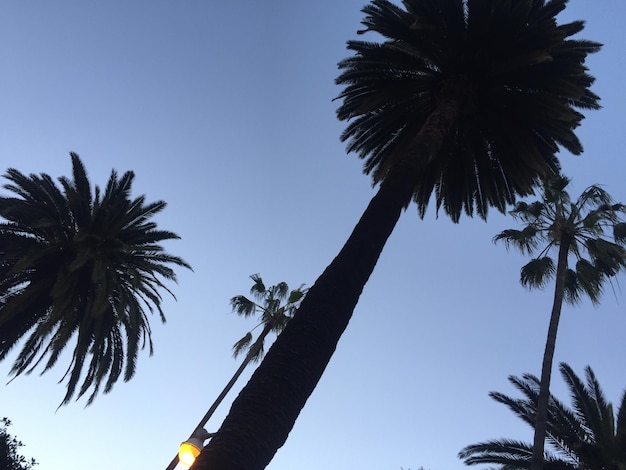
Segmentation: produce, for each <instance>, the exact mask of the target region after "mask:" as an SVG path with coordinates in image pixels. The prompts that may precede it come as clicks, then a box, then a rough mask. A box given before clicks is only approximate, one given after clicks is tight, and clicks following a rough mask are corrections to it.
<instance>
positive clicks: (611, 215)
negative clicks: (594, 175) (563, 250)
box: [494, 176, 626, 304]
mask: <svg viewBox="0 0 626 470" xmlns="http://www.w3.org/2000/svg"><path fill="white" fill-rule="evenodd" d="M569 182H570V180H569V179H568V178H566V177H563V176H560V177H557V178H554V179H548V180H545V181H544V183H543V190H542V198H541V200H539V201H535V202H533V203H530V204H528V203H526V202H519V203H518V204H517V205H516V206H515V208H514V209H513V210H512V211H511V214H512V215H513V217H515V218H516V219H518V220H520V221H521V222H522V223H524V227H523V228H522V229H521V230H516V229H507V230H504V231H502V232H500V233H499V234H498V235H496V236H495V237H494V241H495V242H498V241H503V242H504V243H505V245H506V247H507V248H509V247H514V248H517V249H519V250H520V251H521V252H522V253H527V254H531V255H534V254H537V256H536V257H535V258H533V259H532V260H531V261H530V262H529V263H527V264H526V265H525V266H523V267H522V270H521V274H520V280H521V283H522V284H523V285H525V286H527V287H529V288H534V287H538V288H542V287H545V285H546V284H547V282H548V281H549V280H550V279H552V278H553V277H554V275H555V272H556V268H555V262H554V260H553V259H552V258H551V257H550V256H549V254H550V252H551V251H555V250H556V249H557V248H558V247H559V246H561V245H562V244H564V243H566V244H567V245H568V248H569V249H568V252H569V253H570V256H571V258H572V261H571V264H572V266H571V267H570V266H569V264H568V267H567V271H566V274H565V292H564V294H565V300H566V301H568V302H569V303H573V304H575V303H578V302H580V301H581V300H582V294H586V295H587V296H588V297H589V298H590V299H591V301H592V302H593V303H598V302H599V299H600V295H601V294H602V287H603V285H604V281H605V280H606V279H607V278H611V277H613V276H615V275H616V274H617V273H619V272H620V271H622V270H623V269H624V268H626V223H625V222H624V221H623V217H624V214H626V206H624V205H623V204H621V203H615V202H614V201H613V199H612V198H611V196H610V195H609V194H608V193H607V192H606V191H605V190H604V189H602V188H601V187H600V186H598V185H593V186H590V187H588V188H587V189H586V190H585V191H583V193H582V194H581V195H580V197H579V198H578V199H577V200H576V201H574V202H572V201H571V198H570V196H569V194H568V193H567V191H566V187H567V185H568V184H569Z"/></svg>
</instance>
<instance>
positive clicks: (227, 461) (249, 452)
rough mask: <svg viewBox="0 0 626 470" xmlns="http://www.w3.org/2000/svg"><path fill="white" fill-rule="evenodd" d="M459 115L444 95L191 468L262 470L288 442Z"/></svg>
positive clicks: (453, 100)
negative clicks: (418, 186)
mask: <svg viewBox="0 0 626 470" xmlns="http://www.w3.org/2000/svg"><path fill="white" fill-rule="evenodd" d="M458 112H459V96H458V95H456V94H445V93H444V94H443V95H442V96H441V98H440V100H439V101H438V102H437V104H436V106H435V108H434V110H433V112H432V113H431V114H430V116H429V118H428V119H427V120H426V122H425V123H424V124H423V126H422V128H421V129H420V130H419V132H417V133H416V136H415V138H414V139H413V141H412V142H410V146H409V149H408V150H407V151H406V152H404V153H403V154H402V155H401V156H400V158H398V161H397V162H395V163H394V165H393V166H392V167H391V169H390V171H389V174H388V175H387V176H386V177H385V178H384V180H383V181H382V183H381V184H380V189H379V190H378V192H377V193H376V195H375V196H374V197H373V198H372V200H371V201H370V203H369V205H368V206H367V208H366V209H365V212H364V213H363V215H362V216H361V219H360V220H359V222H358V223H357V225H356V227H355V228H354V230H353V231H352V234H351V235H350V237H349V238H348V241H347V242H346V243H345V245H344V246H343V248H342V249H341V251H340V252H339V254H338V255H337V257H336V258H335V259H334V260H333V261H332V262H331V263H330V265H328V267H327V268H326V269H325V270H324V272H323V273H322V274H321V276H320V277H319V278H318V279H317V281H315V284H313V286H312V287H311V288H310V289H309V291H308V292H307V295H306V297H305V298H304V300H303V301H302V304H301V305H300V307H299V308H298V310H297V311H296V313H295V315H294V316H293V318H292V319H291V320H290V321H289V323H288V324H287V326H286V328H285V329H284V331H283V332H282V333H281V334H280V335H279V336H278V338H277V339H276V341H275V342H274V344H273V345H272V347H271V348H270V350H269V351H268V353H267V355H266V356H265V359H264V360H263V362H262V363H261V365H260V366H259V367H258V368H257V369H256V371H255V372H254V374H253V375H252V377H251V378H250V381H249V382H248V383H247V384H246V386H245V387H244V388H243V390H242V391H241V392H240V394H239V396H238V397H237V398H236V399H235V401H234V402H233V404H232V406H231V409H230V412H229V413H228V416H226V419H225V420H224V422H223V423H222V426H221V427H220V429H219V430H218V432H217V434H216V435H215V436H214V437H213V438H212V439H211V441H210V442H209V444H208V445H207V446H206V447H205V448H204V450H203V451H202V452H201V453H200V455H199V456H198V459H197V460H196V462H195V464H194V465H193V466H192V469H193V470H262V469H264V468H265V467H266V466H267V465H268V464H269V462H270V461H271V460H272V458H273V457H274V454H275V453H276V451H277V450H278V449H279V448H280V447H281V446H282V445H283V444H284V443H285V441H286V440H287V436H288V435H289V432H290V431H291V429H292V428H293V425H294V423H295V421H296V418H297V417H298V415H299V414H300V411H301V410H302V408H303V407H304V405H305V403H306V401H307V399H308V398H309V396H310V395H311V393H313V390H314V389H315V387H316V385H317V383H318V382H319V380H320V378H321V376H322V374H323V372H324V370H325V369H326V366H327V365H328V362H329V361H330V358H331V357H332V355H333V353H334V352H335V348H336V347H337V343H338V342H339V339H340V338H341V335H342V334H343V332H344V330H345V329H346V327H347V326H348V322H349V321H350V318H351V317H352V312H353V310H354V308H355V306H356V304H357V302H358V300H359V297H360V295H361V292H362V291H363V287H364V286H365V284H366V283H367V280H368V279H369V277H370V275H371V274H372V271H373V270H374V267H375V266H376V262H377V261H378V257H379V256H380V254H381V252H382V250H383V248H384V246H385V243H386V242H387V239H388V238H389V236H390V235H391V232H392V231H393V229H394V227H395V226H396V223H397V222H398V219H399V218H400V214H401V213H402V210H403V209H405V208H406V207H407V206H408V205H409V204H410V203H411V199H412V196H413V191H414V190H415V186H414V184H415V181H416V180H419V178H416V175H418V174H419V173H420V171H424V168H425V166H426V165H427V164H428V163H429V162H430V160H431V158H432V156H433V155H435V154H436V153H437V152H438V151H439V150H440V147H441V145H442V143H443V142H444V141H445V137H446V136H447V135H448V134H449V133H450V129H451V128H452V126H453V124H454V123H455V121H456V119H457V117H458Z"/></svg>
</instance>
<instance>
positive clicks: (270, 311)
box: [166, 274, 306, 470]
mask: <svg viewBox="0 0 626 470" xmlns="http://www.w3.org/2000/svg"><path fill="white" fill-rule="evenodd" d="M250 278H251V279H252V280H253V281H254V284H252V288H250V293H251V294H252V295H253V297H254V298H255V299H256V302H255V301H253V300H250V299H248V298H247V297H246V296H245V295H236V296H235V297H233V298H232V299H230V305H231V306H232V307H233V311H234V312H237V313H238V314H239V315H243V316H244V317H250V316H256V315H257V314H260V317H261V318H260V319H261V322H260V323H259V324H258V325H257V326H260V325H263V330H262V331H261V334H260V335H259V337H258V338H257V339H256V341H255V342H254V343H253V342H252V339H253V336H252V331H249V332H248V333H247V334H246V335H245V336H244V337H243V338H241V339H240V340H239V341H237V342H236V343H235V345H234V347H233V350H234V353H233V355H234V356H235V357H237V356H238V355H239V354H241V353H243V352H244V351H247V352H246V357H245V359H244V360H243V362H242V363H241V365H240V366H239V368H238V369H237V371H236V372H235V374H234V375H233V377H232V378H231V379H230V381H229V382H228V383H227V384H226V386H225V387H224V390H222V392H221V393H220V394H219V395H218V397H217V398H216V399H215V402H213V404H212V405H211V407H210V408H209V410H208V411H207V412H206V414H205V415H204V416H203V417H202V419H201V420H200V423H198V425H197V426H196V428H195V429H194V431H193V432H192V433H191V436H202V430H203V428H204V426H205V425H206V423H207V422H208V421H209V418H210V417H211V416H213V413H215V410H216V409H217V407H218V406H219V405H220V403H222V401H223V400H224V398H226V395H227V394H228V392H230V390H231V389H232V388H233V386H234V385H235V382H237V379H239V377H240V376H241V374H242V373H243V371H244V369H245V368H246V367H247V366H248V364H250V362H254V361H258V360H260V359H261V357H263V344H264V342H265V338H266V337H267V335H268V334H270V333H271V332H272V331H273V332H275V333H276V334H277V335H278V334H280V332H281V331H283V330H284V329H285V326H286V325H287V322H288V321H289V320H291V317H293V314H294V312H295V311H296V310H297V308H298V307H299V306H300V302H301V301H302V298H303V297H304V296H305V295H306V289H304V288H303V286H300V287H299V288H297V289H294V290H292V291H289V286H288V285H287V283H285V282H280V283H278V284H276V285H275V286H270V287H267V288H266V287H265V284H264V283H263V279H262V278H261V276H260V275H259V274H253V275H252V276H250ZM257 302H258V303H257ZM255 328H256V327H255ZM253 329H254V328H253ZM177 464H178V455H176V456H175V457H174V458H173V459H172V461H171V462H170V464H169V465H168V466H167V468H166V470H174V468H175V467H176V465H177Z"/></svg>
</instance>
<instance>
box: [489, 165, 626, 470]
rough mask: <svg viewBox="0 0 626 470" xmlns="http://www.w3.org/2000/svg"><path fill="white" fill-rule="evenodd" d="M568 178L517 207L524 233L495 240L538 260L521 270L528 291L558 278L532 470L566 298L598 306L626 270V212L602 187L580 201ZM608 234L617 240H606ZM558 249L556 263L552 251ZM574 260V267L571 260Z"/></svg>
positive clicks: (539, 452)
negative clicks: (612, 280) (609, 285)
mask: <svg viewBox="0 0 626 470" xmlns="http://www.w3.org/2000/svg"><path fill="white" fill-rule="evenodd" d="M568 184H569V180H568V179H567V178H565V177H562V176H561V177H559V178H555V179H552V180H547V181H546V182H545V183H544V186H543V193H542V198H541V200H540V201H536V202H533V203H532V204H527V203H525V202H521V203H519V204H517V206H516V207H515V209H514V210H513V211H511V214H512V215H513V216H514V217H515V218H517V219H520V220H521V221H522V222H523V223H524V224H525V226H524V228H523V229H522V230H504V231H503V232H501V233H499V234H498V235H496V236H495V238H494V241H499V240H503V241H504V242H505V243H506V246H507V247H509V246H514V247H516V248H518V249H519V250H521V251H522V253H528V254H534V253H537V252H539V253H538V256H537V257H536V258H534V259H532V260H531V261H530V262H529V263H528V264H526V265H525V266H524V267H523V268H522V270H521V282H522V284H523V285H525V286H527V287H529V288H537V287H539V288H542V287H545V286H546V284H547V283H548V281H549V280H551V279H553V278H556V281H555V286H554V301H553V304H552V311H551V313H550V324H549V327H548V336H547V339H546V345H545V352H544V355H543V361H542V366H541V387H540V390H539V403H538V404H537V422H536V423H535V437H534V449H535V454H534V461H533V465H532V468H533V470H536V469H541V467H542V464H543V447H544V442H545V435H546V426H547V413H548V399H549V395H550V377H551V373H552V361H553V359H554V350H555V347H556V338H557V330H558V327H559V320H560V317H561V309H562V305H563V300H565V301H566V302H569V303H572V304H575V303H578V302H579V301H580V300H581V296H582V295H583V294H585V295H587V296H588V297H589V298H590V299H591V301H592V302H593V303H594V304H597V303H598V302H599V300H600V294H601V293H602V287H603V284H604V283H605V282H606V281H607V279H609V278H611V277H613V276H615V275H616V274H617V273H618V272H620V271H621V270H622V269H624V268H626V248H625V247H626V223H624V222H622V221H621V219H620V216H622V215H623V214H624V213H626V210H625V207H624V205H623V204H615V203H614V202H613V200H612V198H611V196H610V195H609V194H608V193H607V192H606V191H604V190H603V189H602V188H600V187H599V186H595V185H594V186H590V187H589V188H587V189H586V190H585V191H583V193H582V194H581V195H580V197H579V198H578V199H577V200H576V202H572V201H571V200H570V196H569V194H568V193H567V191H566V190H565V188H566V187H567V185H568ZM606 231H608V232H609V233H610V235H609V236H610V237H611V238H612V239H613V242H612V241H610V240H608V239H607V234H606V233H605V232H606ZM552 250H556V251H557V252H558V254H557V261H556V263H555V262H554V260H553V259H552V258H550V256H548V255H549V253H550V251H552ZM570 257H571V258H573V262H574V263H575V264H574V266H575V267H574V268H571V267H570V261H569V258H570Z"/></svg>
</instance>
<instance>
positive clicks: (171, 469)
mask: <svg viewBox="0 0 626 470" xmlns="http://www.w3.org/2000/svg"><path fill="white" fill-rule="evenodd" d="M270 331H272V325H271V322H270V323H267V324H266V325H265V326H264V328H263V331H262V332H261V334H260V335H259V337H258V338H257V340H256V341H255V343H254V344H253V345H252V347H251V348H250V350H249V351H248V354H247V355H246V358H245V359H244V360H243V362H242V363H241V365H240V366H239V369H237V371H236V372H235V375H233V378H232V379H230V381H229V382H228V383H227V384H226V387H224V390H222V393H220V394H219V396H218V397H217V399H216V400H215V402H214V403H213V405H211V408H209V411H207V412H206V414H205V415H204V416H203V417H202V419H201V420H200V422H199V423H198V425H197V426H196V427H195V429H194V430H193V432H192V433H191V436H190V438H191V437H196V436H198V435H199V433H201V431H202V429H203V428H204V426H205V425H206V423H207V421H209V418H210V417H211V416H212V415H213V413H215V410H216V409H217V407H218V406H219V405H220V403H222V401H223V400H224V398H226V395H228V392H230V389H231V388H233V385H235V382H237V379H238V378H239V376H240V375H241V374H242V373H243V371H244V369H245V368H246V366H247V365H248V364H249V363H250V361H252V359H254V357H255V356H256V355H257V353H258V352H259V351H260V349H261V347H262V346H263V341H264V340H265V337H266V336H267V335H268V333H269V332H270ZM176 465H178V454H176V455H175V456H174V458H173V459H172V461H171V462H170V464H169V465H168V466H167V468H166V469H165V470H174V468H176Z"/></svg>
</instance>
